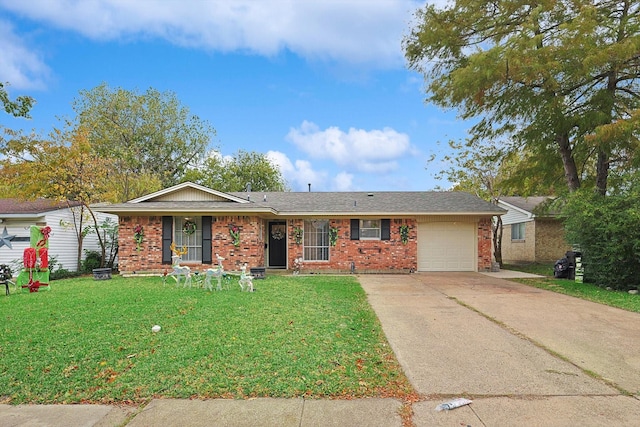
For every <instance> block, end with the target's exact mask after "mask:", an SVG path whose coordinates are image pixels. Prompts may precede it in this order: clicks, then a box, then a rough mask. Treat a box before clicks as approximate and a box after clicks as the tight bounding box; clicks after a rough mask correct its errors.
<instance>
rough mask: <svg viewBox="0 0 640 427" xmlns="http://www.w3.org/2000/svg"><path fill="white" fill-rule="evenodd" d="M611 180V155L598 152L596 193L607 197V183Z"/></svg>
mask: <svg viewBox="0 0 640 427" xmlns="http://www.w3.org/2000/svg"><path fill="white" fill-rule="evenodd" d="M608 179H609V155H608V154H607V153H605V152H604V151H602V150H598V162H597V165H596V193H597V194H599V195H601V196H605V195H606V194H607V181H608Z"/></svg>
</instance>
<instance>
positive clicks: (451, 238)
mask: <svg viewBox="0 0 640 427" xmlns="http://www.w3.org/2000/svg"><path fill="white" fill-rule="evenodd" d="M475 270H476V226H475V224H473V223H459V222H458V223H453V222H434V223H423V224H418V271H475Z"/></svg>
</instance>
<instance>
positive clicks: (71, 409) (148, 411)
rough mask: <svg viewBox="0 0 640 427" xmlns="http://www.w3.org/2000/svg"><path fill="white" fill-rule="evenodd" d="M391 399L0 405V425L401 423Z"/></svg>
mask: <svg viewBox="0 0 640 427" xmlns="http://www.w3.org/2000/svg"><path fill="white" fill-rule="evenodd" d="M401 405H402V404H401V402H399V401H397V400H394V399H357V400H305V399H268V398H265V399H250V400H230V399H211V400H178V399H154V400H152V401H151V402H150V403H149V404H148V405H146V406H145V407H143V408H139V409H137V408H119V407H115V406H107V405H18V406H9V405H0V426H2V427H18V426H21V427H22V426H29V427H32V426H38V427H45V426H46V427H115V426H124V425H126V426H127V427H156V426H162V427H211V426H234V427H255V426H267V427H271V426H272V427H303V426H308V427H321V426H328V427H330V426H336V427H338V426H340V427H342V426H362V427H367V426H373V427H376V426H379V427H387V426H401V425H402V421H401V419H400V415H399V410H400V407H401Z"/></svg>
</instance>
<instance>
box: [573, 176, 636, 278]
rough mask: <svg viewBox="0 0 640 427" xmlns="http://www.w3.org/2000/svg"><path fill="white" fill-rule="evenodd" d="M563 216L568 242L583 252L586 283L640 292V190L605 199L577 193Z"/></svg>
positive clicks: (582, 192)
mask: <svg viewBox="0 0 640 427" xmlns="http://www.w3.org/2000/svg"><path fill="white" fill-rule="evenodd" d="M563 214H564V215H565V216H566V220H565V227H566V231H567V238H568V240H569V241H570V242H572V243H576V244H578V245H579V247H580V250H581V251H582V263H583V266H584V270H585V281H587V282H589V283H594V284H596V285H598V286H601V287H611V288H613V289H616V290H629V289H638V288H640V227H638V224H639V223H640V188H637V187H636V188H632V189H630V190H629V191H627V192H625V193H624V194H615V195H608V196H606V197H603V196H600V195H596V194H594V193H593V192H592V191H590V190H585V191H579V192H576V193H574V194H573V195H572V196H571V197H570V198H569V200H568V202H567V205H566V206H565V208H564V212H563Z"/></svg>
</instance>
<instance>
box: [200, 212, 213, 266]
mask: <svg viewBox="0 0 640 427" xmlns="http://www.w3.org/2000/svg"><path fill="white" fill-rule="evenodd" d="M212 260H213V257H212V256H211V217H210V216H203V217H202V263H203V264H211V262H212Z"/></svg>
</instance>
